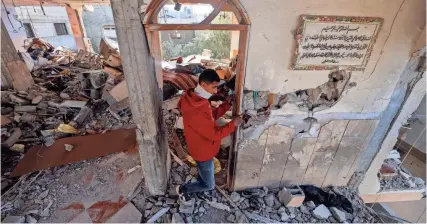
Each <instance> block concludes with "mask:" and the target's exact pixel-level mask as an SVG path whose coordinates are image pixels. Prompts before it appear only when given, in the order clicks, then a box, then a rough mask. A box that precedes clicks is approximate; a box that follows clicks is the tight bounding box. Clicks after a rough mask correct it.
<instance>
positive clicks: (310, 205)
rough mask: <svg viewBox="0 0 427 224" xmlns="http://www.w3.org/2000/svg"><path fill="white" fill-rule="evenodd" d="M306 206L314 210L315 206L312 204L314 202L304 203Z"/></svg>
mask: <svg viewBox="0 0 427 224" xmlns="http://www.w3.org/2000/svg"><path fill="white" fill-rule="evenodd" d="M306 205H307V207H309V208H311V209H314V208H316V204H314V202H313V201H308V202H307V203H306Z"/></svg>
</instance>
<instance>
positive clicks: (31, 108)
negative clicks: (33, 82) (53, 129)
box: [15, 106, 37, 112]
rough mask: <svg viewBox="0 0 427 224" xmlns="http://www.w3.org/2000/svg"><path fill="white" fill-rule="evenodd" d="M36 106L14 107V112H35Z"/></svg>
mask: <svg viewBox="0 0 427 224" xmlns="http://www.w3.org/2000/svg"><path fill="white" fill-rule="evenodd" d="M36 110H37V106H15V112H36Z"/></svg>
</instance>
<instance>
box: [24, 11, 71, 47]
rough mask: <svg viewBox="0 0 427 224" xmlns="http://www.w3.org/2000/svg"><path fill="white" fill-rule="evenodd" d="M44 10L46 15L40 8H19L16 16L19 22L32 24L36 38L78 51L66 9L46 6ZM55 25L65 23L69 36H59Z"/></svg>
mask: <svg viewBox="0 0 427 224" xmlns="http://www.w3.org/2000/svg"><path fill="white" fill-rule="evenodd" d="M43 9H44V12H45V14H44V13H43V10H42V8H41V7H40V6H18V7H16V14H17V16H18V20H19V21H22V22H23V23H31V24H32V28H33V31H34V34H35V35H36V37H40V38H42V39H44V40H46V41H48V42H50V43H51V44H52V45H53V46H55V47H58V46H66V47H68V48H71V49H73V50H76V49H77V46H76V42H75V40H74V37H73V31H72V30H71V26H70V22H69V19H68V15H67V11H66V9H65V8H64V7H61V6H44V7H43ZM54 23H65V25H66V27H67V32H68V34H67V35H60V36H58V35H57V34H56V30H55V26H54V25H53V24H54Z"/></svg>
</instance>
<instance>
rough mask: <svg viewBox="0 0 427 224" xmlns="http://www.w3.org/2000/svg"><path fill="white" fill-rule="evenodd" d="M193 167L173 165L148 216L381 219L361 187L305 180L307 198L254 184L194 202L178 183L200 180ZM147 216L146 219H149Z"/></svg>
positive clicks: (254, 220) (198, 219)
mask: <svg viewBox="0 0 427 224" xmlns="http://www.w3.org/2000/svg"><path fill="white" fill-rule="evenodd" d="M196 176H197V174H195V172H194V171H193V167H189V166H187V165H186V164H184V165H183V166H179V165H178V164H177V163H176V162H173V164H172V170H171V177H170V178H171V179H170V186H169V190H168V192H167V194H166V195H164V196H159V197H148V198H147V200H146V202H145V206H144V211H142V213H144V220H145V221H147V220H149V219H151V220H152V217H153V216H156V214H158V213H159V212H160V211H162V209H163V211H165V210H164V209H165V208H167V209H166V211H165V212H164V213H163V212H162V214H161V215H160V217H157V219H156V220H154V221H155V222H157V223H160V222H172V223H174V222H183V221H184V222H187V223H189V222H213V221H212V217H216V219H215V221H217V222H233V223H248V222H251V223H259V222H262V223H276V222H288V223H302V222H311V223H324V222H333V223H342V222H349V223H350V222H354V223H362V222H369V223H375V222H381V221H380V219H379V218H378V217H377V215H376V213H375V212H374V211H373V210H372V209H370V208H369V207H367V206H365V204H364V202H363V200H362V199H361V198H360V197H359V196H358V195H357V193H356V192H354V191H352V190H350V189H347V188H345V187H338V188H337V187H329V188H324V189H320V188H317V187H314V186H311V185H303V186H301V188H300V189H302V191H303V193H302V196H304V194H305V197H302V199H301V198H294V199H289V198H287V197H286V191H288V190H289V189H292V188H284V189H273V190H269V189H267V188H265V187H264V188H262V189H251V190H245V191H241V192H227V191H225V190H219V189H220V188H219V189H215V190H212V191H210V192H207V193H198V194H194V195H192V196H193V198H192V200H191V201H190V203H189V204H182V203H181V202H180V201H179V200H178V199H177V195H176V192H175V187H176V185H179V184H183V183H189V182H193V181H195V180H196ZM144 220H143V221H144Z"/></svg>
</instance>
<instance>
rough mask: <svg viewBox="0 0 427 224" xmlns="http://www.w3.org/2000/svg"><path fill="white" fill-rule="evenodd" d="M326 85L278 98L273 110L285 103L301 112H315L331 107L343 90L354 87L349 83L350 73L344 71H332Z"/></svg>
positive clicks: (354, 84) (353, 84)
mask: <svg viewBox="0 0 427 224" xmlns="http://www.w3.org/2000/svg"><path fill="white" fill-rule="evenodd" d="M328 78H329V80H328V81H327V82H326V83H323V84H322V85H320V86H318V87H316V88H310V89H305V90H298V91H295V92H292V93H287V94H285V95H282V96H280V97H279V102H278V104H277V105H274V107H275V108H281V107H282V106H283V105H284V104H286V103H292V104H296V105H297V106H298V108H299V109H300V110H302V111H307V112H317V111H321V110H324V109H327V108H330V107H332V106H333V105H334V104H335V103H336V102H337V101H338V100H339V98H340V97H341V94H342V93H343V91H344V89H346V88H351V87H354V86H356V83H349V80H350V78H351V73H350V72H348V71H345V70H338V71H332V72H331V73H329V75H328Z"/></svg>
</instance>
